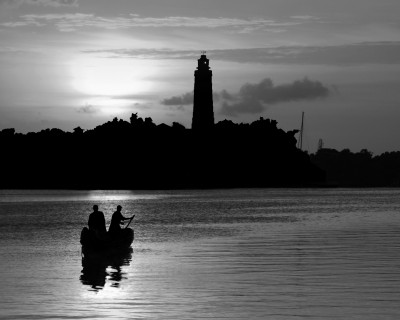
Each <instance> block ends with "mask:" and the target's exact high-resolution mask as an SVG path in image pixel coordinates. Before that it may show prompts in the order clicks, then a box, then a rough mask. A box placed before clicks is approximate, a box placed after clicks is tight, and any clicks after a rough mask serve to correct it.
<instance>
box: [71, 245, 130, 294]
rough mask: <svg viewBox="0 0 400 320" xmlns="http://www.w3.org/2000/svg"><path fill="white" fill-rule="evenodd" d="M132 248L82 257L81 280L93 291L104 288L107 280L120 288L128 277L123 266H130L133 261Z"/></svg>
mask: <svg viewBox="0 0 400 320" xmlns="http://www.w3.org/2000/svg"><path fill="white" fill-rule="evenodd" d="M132 253H133V249H132V248H127V249H126V250H124V251H120V252H117V253H113V254H111V255H102V254H95V255H85V256H84V257H82V267H83V269H82V273H81V276H80V277H79V280H80V281H81V282H82V284H83V285H85V286H89V287H90V289H89V290H91V291H99V290H102V289H103V288H104V286H105V285H106V282H111V286H112V287H114V288H118V287H119V286H120V283H121V281H122V280H123V279H127V277H126V273H124V272H123V270H122V266H129V264H130V262H131V261H132Z"/></svg>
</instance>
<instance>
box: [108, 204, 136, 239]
mask: <svg viewBox="0 0 400 320" xmlns="http://www.w3.org/2000/svg"><path fill="white" fill-rule="evenodd" d="M121 209H122V207H121V206H120V205H118V206H117V211H115V212H114V213H113V215H112V218H111V224H110V228H109V229H108V233H109V234H110V235H111V236H112V237H115V236H118V235H119V234H121V230H122V229H121V224H124V221H125V220H131V219H132V218H133V217H134V216H133V217H132V218H125V217H124V216H123V215H122V213H121Z"/></svg>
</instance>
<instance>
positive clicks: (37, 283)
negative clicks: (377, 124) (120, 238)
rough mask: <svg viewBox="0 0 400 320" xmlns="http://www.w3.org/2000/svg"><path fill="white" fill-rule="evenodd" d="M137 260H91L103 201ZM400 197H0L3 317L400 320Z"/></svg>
mask: <svg viewBox="0 0 400 320" xmlns="http://www.w3.org/2000/svg"><path fill="white" fill-rule="evenodd" d="M95 203H96V204H99V205H100V209H101V210H102V211H103V212H104V213H105V215H106V221H107V223H109V222H110V220H111V214H112V212H113V211H114V210H115V207H116V205H118V204H121V205H122V206H123V213H124V214H126V215H129V214H132V213H134V214H136V217H135V220H134V225H133V226H134V228H135V241H134V243H133V251H132V252H127V253H126V254H125V255H122V256H119V257H113V258H110V259H97V260H96V259H94V260H91V261H82V259H81V254H80V245H79V234H80V231H81V228H82V227H83V226H84V225H85V224H86V222H87V218H88V214H89V213H90V212H91V207H92V205H93V204H95ZM399 211H400V190H395V189H391V190H385V189H383V190H382V189H381V190H372V189H371V190H368V189H367V190H341V189H334V190H328V189H327V190H311V189H309V190H298V189H296V190H286V189H280V190H276V189H275V190H274V189H272V190H263V189H259V190H211V191H171V192H156V191H155V192H130V191H117V192H112V191H108V192H102V191H95V192H80V191H78V192H76V191H73V192H70V191H50V192H49V191H23V192H21V191H2V193H0V256H1V260H0V267H1V270H2V272H1V273H0V283H1V289H0V318H2V319H13V318H14V319H24V318H25V319H33V318H36V319H44V318H55V319H57V318H58V319H65V318H73V317H76V318H85V317H87V318H99V319H100V318H114V319H200V318H201V319H204V318H212V319H223V318H225V319H300V318H316V319H350V318H351V319H399V318H400V307H399V305H400V215H399Z"/></svg>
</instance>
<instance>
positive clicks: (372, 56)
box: [83, 41, 400, 66]
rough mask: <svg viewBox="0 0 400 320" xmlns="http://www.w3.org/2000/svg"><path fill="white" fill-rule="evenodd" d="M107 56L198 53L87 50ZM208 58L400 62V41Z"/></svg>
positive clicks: (194, 54) (190, 54)
mask: <svg viewBox="0 0 400 320" xmlns="http://www.w3.org/2000/svg"><path fill="white" fill-rule="evenodd" d="M83 52H84V53H88V54H98V55H102V56H105V57H110V58H127V57H131V58H138V59H183V60H187V59H190V60H192V59H197V58H198V55H199V52H198V51H192V50H170V49H113V50H87V51H83ZM207 55H208V56H210V58H211V59H212V60H221V61H231V62H239V63H262V64H307V65H334V66H337V65H340V66H346V65H363V64H400V42H385V41H383V42H362V43H354V44H349V45H338V46H283V47H269V48H248V49H223V50H218V49H217V50H208V51H207Z"/></svg>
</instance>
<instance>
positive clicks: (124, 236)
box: [80, 227, 135, 257]
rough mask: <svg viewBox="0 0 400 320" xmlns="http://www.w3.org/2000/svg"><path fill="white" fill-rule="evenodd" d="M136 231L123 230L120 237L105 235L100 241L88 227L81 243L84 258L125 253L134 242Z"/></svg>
mask: <svg viewBox="0 0 400 320" xmlns="http://www.w3.org/2000/svg"><path fill="white" fill-rule="evenodd" d="M134 238H135V236H134V231H133V229H131V228H125V229H122V230H121V232H120V234H118V236H113V237H112V236H110V235H108V234H107V235H105V236H104V238H103V239H99V238H98V237H97V236H96V235H95V234H94V233H93V232H90V231H89V229H88V228H87V227H84V228H83V229H82V232H81V239H80V242H81V244H82V256H84V257H86V256H88V255H93V254H94V255H112V254H114V253H119V252H125V251H126V250H128V249H129V248H130V246H131V244H132V242H133V239H134Z"/></svg>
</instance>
